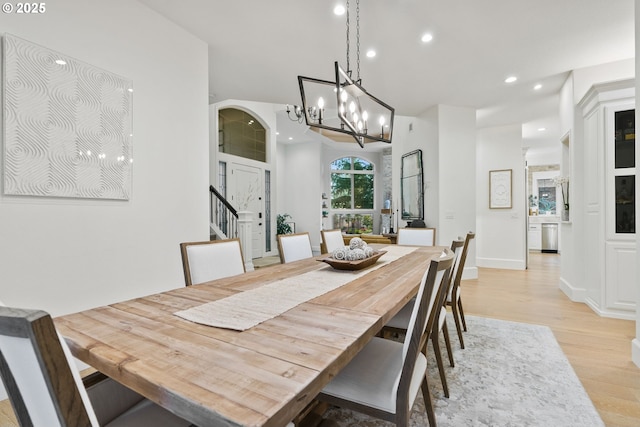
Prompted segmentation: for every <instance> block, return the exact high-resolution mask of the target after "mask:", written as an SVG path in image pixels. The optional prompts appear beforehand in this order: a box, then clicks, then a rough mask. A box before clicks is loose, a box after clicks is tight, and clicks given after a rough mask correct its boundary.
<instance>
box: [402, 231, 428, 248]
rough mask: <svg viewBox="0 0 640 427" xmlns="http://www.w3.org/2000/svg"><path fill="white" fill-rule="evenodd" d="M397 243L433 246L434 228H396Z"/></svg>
mask: <svg viewBox="0 0 640 427" xmlns="http://www.w3.org/2000/svg"><path fill="white" fill-rule="evenodd" d="M397 244H398V245H408V246H434V245H435V244H436V229H435V228H401V229H399V230H398V238H397Z"/></svg>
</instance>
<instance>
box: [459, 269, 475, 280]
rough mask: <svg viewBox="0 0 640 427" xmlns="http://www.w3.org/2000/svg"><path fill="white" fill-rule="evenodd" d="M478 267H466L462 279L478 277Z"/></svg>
mask: <svg viewBox="0 0 640 427" xmlns="http://www.w3.org/2000/svg"><path fill="white" fill-rule="evenodd" d="M477 278H478V267H465V268H464V270H462V280H469V279H477Z"/></svg>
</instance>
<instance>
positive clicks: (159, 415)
mask: <svg viewBox="0 0 640 427" xmlns="http://www.w3.org/2000/svg"><path fill="white" fill-rule="evenodd" d="M98 375H100V374H98ZM0 376H2V380H3V383H4V385H5V387H6V389H7V391H8V394H9V400H10V401H11V405H12V407H13V409H14V412H15V415H16V418H17V419H18V422H19V423H20V425H21V426H33V427H89V426H91V427H98V426H108V427H134V426H139V427H145V426H148V427H187V426H190V425H191V423H189V422H188V421H185V420H183V419H181V418H179V417H177V416H176V415H174V414H172V413H171V412H169V411H167V410H165V409H164V408H162V407H160V406H158V405H156V404H154V403H152V402H151V401H149V400H147V399H145V398H143V397H142V396H140V395H139V394H137V393H135V392H133V391H131V390H129V389H128V388H126V387H124V386H122V385H120V384H119V383H117V382H115V381H113V380H111V379H108V378H106V377H104V378H105V379H104V380H101V381H97V382H95V383H94V384H92V385H90V386H88V387H87V388H86V389H85V386H84V385H83V383H82V380H81V379H80V374H79V372H78V371H77V370H76V369H75V365H74V363H73V360H72V356H71V353H70V351H69V348H68V347H67V345H66V343H65V342H64V340H63V339H62V338H61V337H60V336H59V335H58V334H57V332H56V329H55V326H54V324H53V321H52V320H51V317H50V316H49V315H48V314H47V313H45V312H44V311H40V310H27V309H17V308H9V307H0Z"/></svg>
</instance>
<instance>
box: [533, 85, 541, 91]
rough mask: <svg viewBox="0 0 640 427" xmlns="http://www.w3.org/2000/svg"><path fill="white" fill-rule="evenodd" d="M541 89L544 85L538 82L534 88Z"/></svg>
mask: <svg viewBox="0 0 640 427" xmlns="http://www.w3.org/2000/svg"><path fill="white" fill-rule="evenodd" d="M540 89H542V85H541V84H540V83H538V84H537V85H535V86H534V87H533V90H540Z"/></svg>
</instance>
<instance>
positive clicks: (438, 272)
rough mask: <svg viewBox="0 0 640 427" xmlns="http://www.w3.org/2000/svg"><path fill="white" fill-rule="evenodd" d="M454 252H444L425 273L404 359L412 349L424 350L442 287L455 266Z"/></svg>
mask: <svg viewBox="0 0 640 427" xmlns="http://www.w3.org/2000/svg"><path fill="white" fill-rule="evenodd" d="M453 256H454V254H453V252H452V251H451V250H449V249H445V250H444V251H442V254H441V255H440V257H439V258H437V259H433V260H431V262H430V264H429V267H428V268H427V270H426V271H425V272H424V275H423V276H422V280H421V282H420V287H419V288H418V294H417V295H416V302H415V304H414V306H413V310H412V312H411V318H410V320H409V324H408V326H407V335H406V336H405V339H404V348H403V357H407V354H408V352H409V349H410V347H412V346H413V345H414V344H418V345H419V347H418V350H420V349H421V348H422V344H423V341H424V337H425V336H428V334H430V333H431V331H430V328H431V327H432V326H433V320H434V318H435V316H434V315H433V313H434V312H438V310H434V309H433V308H434V306H435V302H436V301H437V300H439V297H440V295H441V293H440V291H441V289H442V288H441V287H442V284H443V283H444V279H445V278H446V276H447V274H448V273H449V272H450V269H451V265H452V264H453ZM414 341H415V342H414Z"/></svg>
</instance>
